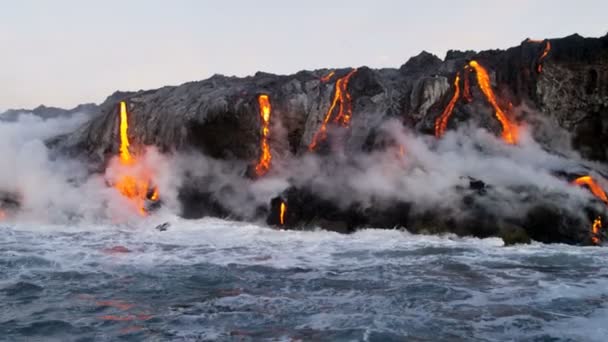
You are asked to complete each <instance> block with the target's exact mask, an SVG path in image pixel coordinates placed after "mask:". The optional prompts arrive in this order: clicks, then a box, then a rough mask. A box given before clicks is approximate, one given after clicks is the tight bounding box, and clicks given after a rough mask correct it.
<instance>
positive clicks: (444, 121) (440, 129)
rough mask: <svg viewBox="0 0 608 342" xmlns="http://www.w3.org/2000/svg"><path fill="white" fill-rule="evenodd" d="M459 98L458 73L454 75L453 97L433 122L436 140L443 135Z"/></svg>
mask: <svg viewBox="0 0 608 342" xmlns="http://www.w3.org/2000/svg"><path fill="white" fill-rule="evenodd" d="M459 97H460V73H456V78H454V95H453V96H452V99H451V100H450V102H449V103H448V105H447V107H445V109H444V110H443V112H442V113H441V116H440V117H439V118H437V120H435V136H436V137H437V138H441V137H442V136H443V134H444V133H445V130H446V129H447V127H448V120H449V119H450V116H452V112H453V111H454V106H455V105H456V102H457V101H458V98H459Z"/></svg>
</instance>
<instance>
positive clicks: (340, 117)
mask: <svg viewBox="0 0 608 342" xmlns="http://www.w3.org/2000/svg"><path fill="white" fill-rule="evenodd" d="M355 72H357V69H353V70H351V71H350V72H349V73H348V74H346V76H344V77H342V78H339V79H338V81H336V85H335V88H336V90H335V92H334V98H333V100H332V102H331V106H330V107H329V110H327V113H326V114H325V118H324V119H323V124H321V127H320V128H319V130H318V131H317V133H316V134H315V135H314V137H313V139H312V142H311V143H310V145H308V149H309V150H310V151H314V150H315V148H316V147H317V144H318V143H319V141H320V140H324V139H325V138H326V136H327V124H328V123H329V121H330V119H331V116H332V114H333V113H334V111H335V109H336V106H337V105H338V102H339V103H340V106H339V108H338V114H337V115H336V117H335V118H334V120H333V121H334V122H335V123H341V124H342V126H344V127H346V126H348V124H349V122H350V118H351V116H352V114H353V106H352V99H351V96H350V93H349V92H348V82H349V81H350V78H351V77H352V76H353V75H354V74H355ZM330 75H331V73H330Z"/></svg>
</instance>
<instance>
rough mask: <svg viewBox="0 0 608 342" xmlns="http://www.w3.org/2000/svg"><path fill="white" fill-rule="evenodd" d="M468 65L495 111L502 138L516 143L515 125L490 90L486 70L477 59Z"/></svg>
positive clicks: (507, 141) (509, 142)
mask: <svg viewBox="0 0 608 342" xmlns="http://www.w3.org/2000/svg"><path fill="white" fill-rule="evenodd" d="M469 66H470V67H471V68H473V69H474V70H475V74H476V75H477V83H478V85H479V88H480V89H481V92H482V93H483V94H484V96H485V97H486V99H487V100H488V102H489V103H490V105H492V107H493V108H494V111H495V112H496V117H497V118H498V121H500V124H501V125H502V139H503V140H504V141H505V142H506V143H508V144H515V143H516V139H517V136H516V133H517V131H516V130H517V126H516V125H515V124H513V123H511V122H510V121H509V118H508V117H507V115H506V114H505V113H504V112H503V110H502V109H501V108H500V106H499V105H498V102H497V101H496V95H495V94H494V91H493V90H492V86H491V84H490V76H489V75H488V72H487V70H486V69H485V68H484V67H483V66H481V64H479V63H478V62H477V61H471V62H469Z"/></svg>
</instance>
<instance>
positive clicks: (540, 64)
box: [536, 40, 551, 74]
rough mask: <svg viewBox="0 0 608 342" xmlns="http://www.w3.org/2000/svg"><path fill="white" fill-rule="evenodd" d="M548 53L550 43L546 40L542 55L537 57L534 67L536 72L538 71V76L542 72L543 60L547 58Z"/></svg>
mask: <svg viewBox="0 0 608 342" xmlns="http://www.w3.org/2000/svg"><path fill="white" fill-rule="evenodd" d="M549 51H551V42H550V41H548V40H547V41H546V42H545V48H544V49H543V53H542V54H541V55H540V57H538V66H537V67H536V71H538V73H539V74H540V73H541V72H543V60H544V59H545V58H546V57H547V55H548V54H549Z"/></svg>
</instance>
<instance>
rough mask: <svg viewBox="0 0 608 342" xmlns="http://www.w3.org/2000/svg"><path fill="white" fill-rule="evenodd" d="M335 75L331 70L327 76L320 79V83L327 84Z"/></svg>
mask: <svg viewBox="0 0 608 342" xmlns="http://www.w3.org/2000/svg"><path fill="white" fill-rule="evenodd" d="M335 74H336V72H335V71H333V70H332V71H331V72H330V73H329V74H327V75H325V76H323V77H321V82H323V83H327V82H329V81H331V78H332V77H334V75H335Z"/></svg>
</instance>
